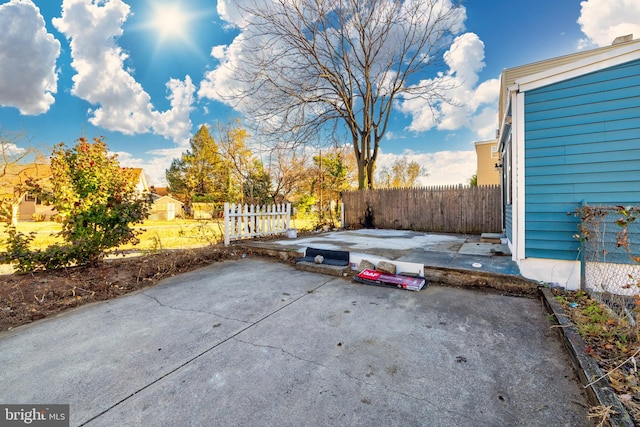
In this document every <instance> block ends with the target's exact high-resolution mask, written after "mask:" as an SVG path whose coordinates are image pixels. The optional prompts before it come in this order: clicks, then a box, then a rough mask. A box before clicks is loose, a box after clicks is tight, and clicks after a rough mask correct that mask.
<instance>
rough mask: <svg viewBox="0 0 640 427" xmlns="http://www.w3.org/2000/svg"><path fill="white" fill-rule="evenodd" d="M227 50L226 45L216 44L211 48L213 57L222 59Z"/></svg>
mask: <svg viewBox="0 0 640 427" xmlns="http://www.w3.org/2000/svg"><path fill="white" fill-rule="evenodd" d="M226 50H227V46H226V45H218V46H214V47H212V48H211V57H212V58H215V59H217V60H220V61H221V60H223V59H224V56H225V52H226Z"/></svg>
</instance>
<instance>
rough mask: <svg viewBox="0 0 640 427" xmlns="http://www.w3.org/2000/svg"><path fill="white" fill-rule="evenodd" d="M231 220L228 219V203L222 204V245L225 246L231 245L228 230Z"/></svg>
mask: <svg viewBox="0 0 640 427" xmlns="http://www.w3.org/2000/svg"><path fill="white" fill-rule="evenodd" d="M230 220H231V218H230V217H229V203H226V202H225V204H224V245H225V246H229V243H231V239H230V237H229V229H230V228H231V227H230V224H229V222H230Z"/></svg>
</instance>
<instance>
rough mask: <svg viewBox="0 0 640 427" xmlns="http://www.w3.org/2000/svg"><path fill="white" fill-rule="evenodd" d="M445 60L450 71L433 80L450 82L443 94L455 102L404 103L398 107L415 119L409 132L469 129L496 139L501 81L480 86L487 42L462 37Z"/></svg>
mask: <svg viewBox="0 0 640 427" xmlns="http://www.w3.org/2000/svg"><path fill="white" fill-rule="evenodd" d="M444 59H445V62H446V64H447V65H448V67H449V69H448V70H447V72H446V73H444V74H443V75H440V76H437V77H435V78H434V79H433V80H438V79H449V80H450V84H449V86H450V88H449V89H447V90H445V91H444V93H443V95H444V96H445V97H447V98H448V99H450V100H451V101H452V102H451V103H438V104H437V105H435V106H434V107H433V108H431V107H430V106H429V104H428V103H427V101H426V100H422V99H411V100H404V101H402V102H401V103H400V104H399V106H398V108H399V110H400V111H402V112H404V113H405V114H408V115H410V116H411V124H410V125H409V130H411V131H414V132H421V131H427V130H430V129H433V128H434V127H435V128H437V129H438V130H457V129H461V128H463V127H466V128H468V129H470V130H472V131H474V132H475V133H476V135H477V136H478V137H479V138H481V139H485V138H490V137H493V135H495V128H496V126H497V121H498V118H497V117H498V112H497V108H496V106H497V103H498V96H499V94H500V79H497V78H496V79H490V80H486V81H484V82H482V83H480V84H479V85H478V84H477V83H478V80H479V77H478V74H479V72H480V71H482V69H483V68H484V66H485V63H484V43H483V42H482V40H480V38H479V37H478V36H477V35H476V34H474V33H465V34H462V35H461V36H458V37H457V38H456V39H455V40H454V42H453V43H452V45H451V48H450V49H449V50H448V51H447V52H446V53H445V56H444Z"/></svg>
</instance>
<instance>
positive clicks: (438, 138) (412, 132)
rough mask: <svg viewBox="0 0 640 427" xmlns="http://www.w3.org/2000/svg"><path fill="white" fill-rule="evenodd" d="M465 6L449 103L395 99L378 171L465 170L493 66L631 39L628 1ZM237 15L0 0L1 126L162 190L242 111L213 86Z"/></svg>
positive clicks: (207, 4)
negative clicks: (398, 167) (202, 143)
mask: <svg viewBox="0 0 640 427" xmlns="http://www.w3.org/2000/svg"><path fill="white" fill-rule="evenodd" d="M238 1H239V2H244V3H247V2H248V1H249V0H238ZM442 1H448V0H442ZM465 7H466V19H465V21H464V28H463V29H462V30H461V31H460V33H459V35H458V38H457V39H456V41H455V42H454V44H455V46H456V49H455V51H452V53H451V54H450V56H449V59H448V63H447V65H448V67H449V69H448V70H446V72H447V73H450V74H451V75H452V76H454V78H456V79H458V80H457V81H458V83H459V85H458V86H457V88H456V89H455V92H452V93H451V94H450V95H451V96H452V97H453V98H455V99H458V100H459V102H460V104H461V106H459V107H452V106H443V107H441V108H439V109H438V110H437V111H436V114H437V116H438V117H437V118H438V120H434V117H433V116H432V115H430V114H425V108H424V106H423V105H421V104H420V103H414V104H409V103H406V104H404V105H398V108H397V109H396V110H394V113H393V119H392V125H391V128H390V130H389V132H388V134H387V137H386V138H385V140H384V141H383V143H382V146H381V151H382V156H381V158H380V161H379V164H378V165H379V166H383V165H385V164H390V163H391V162H392V161H393V160H394V159H396V158H397V156H402V155H405V156H408V157H409V158H410V159H412V160H416V161H418V162H419V163H421V164H422V165H423V166H424V167H425V168H426V169H427V170H428V172H429V174H430V175H429V176H428V177H427V178H423V181H422V183H423V184H425V185H440V184H457V183H462V182H467V181H468V178H469V177H470V176H471V175H472V174H473V173H475V168H476V167H475V151H474V147H473V142H474V141H479V140H485V139H489V138H491V137H492V136H493V135H494V134H495V128H496V127H497V103H498V85H499V77H500V73H501V71H502V70H503V69H504V68H509V67H514V66H519V65H523V64H527V63H530V62H535V61H539V60H543V59H547V58H551V57H555V56H560V55H565V54H570V53H573V52H577V51H578V50H581V49H590V48H594V47H598V46H604V45H608V44H610V43H611V42H612V41H613V39H614V38H615V37H616V36H618V35H624V34H629V33H634V34H635V37H640V2H638V1H637V0H586V1H577V0H537V1H535V2H521V1H515V2H514V1H506V0H471V1H468V2H467V4H466V5H465ZM238 20H239V14H238V8H237V3H234V2H232V1H229V0H220V1H218V2H215V1H207V0H174V1H169V0H103V1H91V0H33V1H31V0H10V1H6V0H4V1H3V0H0V28H2V29H3V35H2V38H1V39H0V129H2V132H4V133H7V132H23V133H24V134H25V135H26V139H29V140H30V141H31V143H32V145H37V146H40V147H42V148H43V150H44V151H45V152H49V150H50V147H52V146H53V145H54V144H56V143H58V142H65V143H66V144H67V145H73V144H74V141H75V140H76V139H77V138H78V137H80V136H82V135H83V134H84V135H86V136H87V137H89V138H92V137H94V136H104V137H106V141H107V144H108V145H109V147H110V149H111V150H112V151H114V152H117V153H118V154H119V158H120V162H121V164H123V165H124V166H129V167H142V168H144V170H145V173H146V174H147V177H148V179H149V183H150V184H155V185H157V186H162V185H164V182H163V179H164V170H165V169H166V168H167V167H168V166H169V165H170V163H171V160H172V159H173V158H176V157H179V156H180V153H182V152H183V151H184V150H185V149H186V148H187V147H188V140H189V137H190V136H191V135H192V134H193V133H195V132H196V131H197V129H198V127H199V126H200V125H202V124H215V123H216V122H217V121H222V122H227V121H229V120H230V119H234V118H240V119H242V115H241V113H240V112H238V111H234V110H233V109H231V108H230V107H229V106H228V105H225V104H224V103H223V102H221V101H220V97H219V96H217V95H216V94H215V90H216V89H220V88H223V89H224V88H225V86H228V85H230V84H232V83H231V82H230V80H229V76H227V75H225V72H224V69H222V68H221V67H220V64H221V62H224V61H234V60H235V56H234V47H237V46H238V43H239V40H240V38H239V36H241V34H240V31H239V30H238V28H237V27H236V26H235V25H234V24H236V23H237V22H238ZM234 41H235V43H233V42H234ZM232 43H233V45H232ZM433 77H434V76H424V78H433ZM26 139H25V141H26Z"/></svg>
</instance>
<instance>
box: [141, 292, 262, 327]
mask: <svg viewBox="0 0 640 427" xmlns="http://www.w3.org/2000/svg"><path fill="white" fill-rule="evenodd" d="M141 294H142V295H144V296H146V297H147V298H151V299H152V300H154V301H155V302H156V303H158V305H159V306H160V307H165V308H169V309H171V310H176V311H185V312H190V313H201V314H209V315H211V316H215V317H219V318H220V319H225V320H233V321H235V322H240V323H247V324H252V323H251V322H250V321H248V320H242V319H235V318H233V317H226V316H222V315H220V314H216V313H212V312H210V311H205V310H193V309H190V308H181V307H175V306H172V305H169V304H164V303H163V302H161V301H160V300H159V299H158V298H156V297H154V296H153V295H149V294H147V293H145V292H141Z"/></svg>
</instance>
